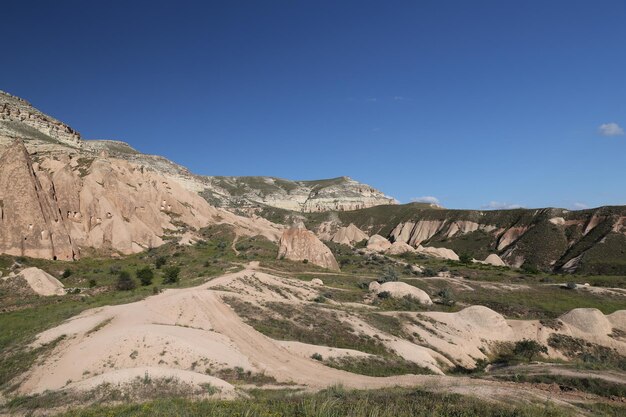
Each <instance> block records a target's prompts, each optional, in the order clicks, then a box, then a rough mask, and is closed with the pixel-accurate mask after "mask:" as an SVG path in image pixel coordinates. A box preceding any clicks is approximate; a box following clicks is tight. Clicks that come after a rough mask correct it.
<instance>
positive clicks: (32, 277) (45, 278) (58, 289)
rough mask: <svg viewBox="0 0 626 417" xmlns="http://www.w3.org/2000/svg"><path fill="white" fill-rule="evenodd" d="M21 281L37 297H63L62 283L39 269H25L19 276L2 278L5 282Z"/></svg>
mask: <svg viewBox="0 0 626 417" xmlns="http://www.w3.org/2000/svg"><path fill="white" fill-rule="evenodd" d="M20 278H21V279H23V280H24V281H26V284H27V285H28V287H29V288H30V289H31V290H32V291H34V292H35V293H36V294H38V295H43V296H45V297H48V296H52V295H65V289H64V286H63V283H62V282H61V281H59V280H58V279H56V278H55V277H53V276H52V275H50V274H48V273H47V272H46V271H42V270H41V269H39V268H34V267H33V268H26V269H24V270H23V271H21V272H20V273H19V274H17V275H14V276H10V277H6V278H3V279H5V280H7V279H10V280H16V279H20Z"/></svg>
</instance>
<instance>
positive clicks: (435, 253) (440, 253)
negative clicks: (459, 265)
mask: <svg viewBox="0 0 626 417" xmlns="http://www.w3.org/2000/svg"><path fill="white" fill-rule="evenodd" d="M416 252H417V253H421V254H423V255H426V256H432V257H435V258H443V259H450V260H452V261H458V260H459V255H457V254H456V253H455V252H454V251H453V250H452V249H448V248H433V247H431V246H422V245H420V246H418V247H417V249H416Z"/></svg>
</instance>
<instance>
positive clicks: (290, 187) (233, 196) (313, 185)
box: [203, 177, 396, 213]
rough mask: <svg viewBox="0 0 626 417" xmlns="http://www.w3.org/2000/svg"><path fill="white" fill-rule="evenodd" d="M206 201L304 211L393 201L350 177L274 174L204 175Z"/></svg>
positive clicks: (336, 209)
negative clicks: (299, 178)
mask: <svg viewBox="0 0 626 417" xmlns="http://www.w3.org/2000/svg"><path fill="white" fill-rule="evenodd" d="M203 185H204V187H205V191H204V192H203V194H204V195H205V196H207V198H208V199H209V201H212V202H215V204H219V205H221V206H223V207H245V206H259V205H265V206H271V207H277V208H281V209H286V210H293V211H299V212H305V213H311V212H321V211H330V210H335V211H348V210H358V209H363V208H367V207H373V206H378V205H385V204H396V201H395V200H394V199H393V198H391V197H388V196H386V195H384V194H383V193H381V192H380V191H378V190H376V189H375V188H373V187H370V186H369V185H366V184H362V183H360V182H358V181H355V180H353V179H352V178H349V177H339V178H331V179H327V180H316V181H291V180H286V179H282V178H273V177H205V178H204V179H203Z"/></svg>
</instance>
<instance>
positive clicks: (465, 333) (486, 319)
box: [408, 306, 521, 367]
mask: <svg viewBox="0 0 626 417" xmlns="http://www.w3.org/2000/svg"><path fill="white" fill-rule="evenodd" d="M415 318H416V320H417V321H419V322H420V325H411V326H410V327H409V329H408V330H409V332H410V333H413V332H415V333H417V334H419V336H420V337H421V338H422V339H423V340H424V342H425V343H426V344H428V345H431V346H433V348H434V349H435V350H436V351H438V352H442V353H443V354H445V355H446V356H447V357H449V358H452V359H454V360H455V361H457V362H458V363H460V364H461V365H463V366H467V367H473V366H474V364H475V361H476V359H480V358H485V357H486V356H485V354H484V351H485V350H490V349H491V348H492V347H493V346H495V343H497V342H503V341H513V340H515V339H516V337H517V336H518V335H517V334H516V333H515V332H514V331H513V330H512V328H511V327H510V326H509V325H508V323H507V322H506V320H505V319H504V317H502V315H500V314H498V313H496V312H495V311H493V310H490V309H488V308H487V307H482V306H471V307H467V308H466V309H464V310H461V311H459V312H457V313H442V312H428V313H421V314H415ZM519 336H520V338H521V335H519Z"/></svg>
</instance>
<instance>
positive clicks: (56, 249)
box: [0, 141, 77, 260]
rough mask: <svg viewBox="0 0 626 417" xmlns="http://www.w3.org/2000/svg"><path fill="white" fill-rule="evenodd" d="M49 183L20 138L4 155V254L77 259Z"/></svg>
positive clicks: (0, 204) (0, 174)
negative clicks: (36, 166)
mask: <svg viewBox="0 0 626 417" xmlns="http://www.w3.org/2000/svg"><path fill="white" fill-rule="evenodd" d="M40 180H43V181H40ZM49 185H50V179H49V178H48V177H47V176H46V175H45V173H42V172H39V171H37V170H36V168H35V167H34V166H33V163H32V161H31V159H30V156H29V155H28V152H27V151H26V148H25V147H24V145H23V144H22V143H21V142H20V141H15V142H13V144H11V145H10V146H9V147H8V148H7V149H6V150H5V152H4V153H3V154H2V156H0V253H7V254H10V255H14V256H30V257H34V258H49V259H63V260H73V259H74V257H75V256H76V254H77V248H76V246H75V245H74V244H73V242H72V239H71V237H70V231H69V228H68V227H67V226H68V224H67V223H66V222H65V221H64V219H63V218H62V216H61V211H60V209H59V206H58V204H57V201H56V200H55V198H54V197H55V196H54V194H53V189H52V188H51V187H49Z"/></svg>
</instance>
